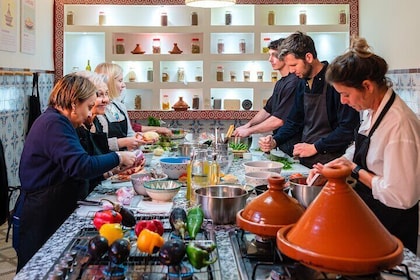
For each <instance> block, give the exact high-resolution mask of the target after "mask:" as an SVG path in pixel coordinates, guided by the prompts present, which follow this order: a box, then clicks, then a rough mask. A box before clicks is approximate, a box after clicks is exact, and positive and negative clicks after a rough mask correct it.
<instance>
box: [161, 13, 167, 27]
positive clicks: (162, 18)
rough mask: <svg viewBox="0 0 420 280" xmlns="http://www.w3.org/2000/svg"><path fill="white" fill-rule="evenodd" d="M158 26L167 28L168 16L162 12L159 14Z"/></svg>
mask: <svg viewBox="0 0 420 280" xmlns="http://www.w3.org/2000/svg"><path fill="white" fill-rule="evenodd" d="M160 25H161V26H168V14H167V13H165V12H162V13H161V14H160Z"/></svg>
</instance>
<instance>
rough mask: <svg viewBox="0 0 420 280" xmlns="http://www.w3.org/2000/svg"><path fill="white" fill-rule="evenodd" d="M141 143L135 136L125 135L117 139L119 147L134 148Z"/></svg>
mask: <svg viewBox="0 0 420 280" xmlns="http://www.w3.org/2000/svg"><path fill="white" fill-rule="evenodd" d="M141 144H142V141H141V140H140V139H138V138H137V137H125V138H119V139H118V147H119V148H127V150H129V151H131V150H136V149H138V147H139V146H140V145H141Z"/></svg>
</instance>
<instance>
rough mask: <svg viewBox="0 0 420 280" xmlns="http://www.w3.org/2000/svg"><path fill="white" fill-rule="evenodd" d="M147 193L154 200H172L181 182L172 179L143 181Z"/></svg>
mask: <svg viewBox="0 0 420 280" xmlns="http://www.w3.org/2000/svg"><path fill="white" fill-rule="evenodd" d="M144 188H145V189H146V192H147V194H148V195H149V196H150V197H151V198H152V200H154V201H172V199H173V198H174V196H175V195H176V194H177V193H178V191H179V189H180V188H181V183H179V182H176V181H172V180H162V181H156V180H155V181H148V182H144Z"/></svg>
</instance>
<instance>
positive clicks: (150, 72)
mask: <svg viewBox="0 0 420 280" xmlns="http://www.w3.org/2000/svg"><path fill="white" fill-rule="evenodd" d="M147 81H148V82H153V69H152V68H151V67H149V68H148V69H147Z"/></svg>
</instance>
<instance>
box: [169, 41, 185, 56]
mask: <svg viewBox="0 0 420 280" xmlns="http://www.w3.org/2000/svg"><path fill="white" fill-rule="evenodd" d="M169 53H171V54H180V53H182V51H181V49H180V48H179V47H178V43H174V47H173V48H172V51H169Z"/></svg>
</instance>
